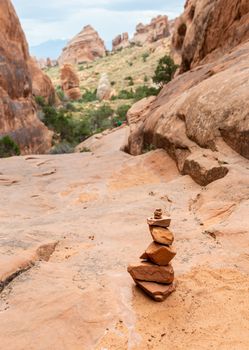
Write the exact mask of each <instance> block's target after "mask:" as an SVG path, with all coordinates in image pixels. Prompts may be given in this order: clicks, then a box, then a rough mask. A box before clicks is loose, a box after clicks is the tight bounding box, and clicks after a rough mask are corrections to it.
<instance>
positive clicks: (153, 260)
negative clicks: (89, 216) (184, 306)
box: [128, 209, 176, 301]
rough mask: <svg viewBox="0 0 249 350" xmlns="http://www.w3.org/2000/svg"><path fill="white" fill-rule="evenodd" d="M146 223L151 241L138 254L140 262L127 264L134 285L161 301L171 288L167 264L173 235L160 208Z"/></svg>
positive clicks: (168, 219)
mask: <svg viewBox="0 0 249 350" xmlns="http://www.w3.org/2000/svg"><path fill="white" fill-rule="evenodd" d="M147 223H148V225H149V229H150V233H151V235H152V238H153V242H152V243H151V244H150V245H149V246H148V248H147V249H146V250H145V252H144V253H143V254H142V256H141V257H140V259H141V260H142V262H141V263H139V264H134V265H130V266H129V267H128V272H129V273H130V275H131V277H132V278H133V280H134V282H135V283H136V285H137V286H138V287H140V288H141V289H142V290H143V291H144V292H145V293H147V294H148V295H149V296H150V297H151V298H152V299H154V300H156V301H164V300H165V299H166V298H167V297H168V296H169V295H170V294H171V293H172V292H174V291H175V286H174V283H173V281H174V270H173V267H172V265H171V264H170V262H171V260H172V259H173V258H174V257H175V255H176V252H175V250H174V249H173V248H172V244H173V241H174V235H173V233H172V232H171V231H170V230H169V226H170V223H171V219H170V217H168V216H164V215H163V212H162V209H156V211H155V213H154V217H152V218H148V219H147Z"/></svg>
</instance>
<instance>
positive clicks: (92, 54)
mask: <svg viewBox="0 0 249 350" xmlns="http://www.w3.org/2000/svg"><path fill="white" fill-rule="evenodd" d="M105 55H106V48H105V44H104V41H103V40H102V39H101V38H100V37H99V34H98V33H97V32H96V30H94V29H93V27H92V26H90V25H88V26H86V27H84V28H83V29H82V31H81V32H80V33H79V34H77V35H76V36H75V37H74V38H73V39H72V40H70V41H69V42H68V44H67V46H66V47H65V48H64V49H63V52H62V54H61V56H60V57H59V59H58V61H59V65H63V64H65V63H70V64H78V63H84V62H92V61H94V60H95V59H97V58H99V57H104V56H105Z"/></svg>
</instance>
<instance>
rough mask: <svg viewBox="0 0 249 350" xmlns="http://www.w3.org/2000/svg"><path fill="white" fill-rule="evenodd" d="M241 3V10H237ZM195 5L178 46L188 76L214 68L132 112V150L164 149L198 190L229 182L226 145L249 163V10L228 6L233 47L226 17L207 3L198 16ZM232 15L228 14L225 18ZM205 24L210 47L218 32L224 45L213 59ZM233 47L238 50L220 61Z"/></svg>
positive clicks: (179, 80) (171, 87)
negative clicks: (225, 177) (227, 37)
mask: <svg viewBox="0 0 249 350" xmlns="http://www.w3.org/2000/svg"><path fill="white" fill-rule="evenodd" d="M235 3H237V5H238V6H237V7H235V6H233V4H235ZM190 4H194V2H193V1H189V2H188V3H187V7H186V11H187V9H188V12H185V16H186V13H188V21H190V22H191V23H192V24H191V26H190V27H189V24H188V23H187V24H186V23H185V25H182V26H181V27H180V29H179V28H178V34H179V32H180V33H181V34H182V37H183V40H182V42H181V38H180V36H179V35H175V36H174V40H173V43H174V45H175V47H178V48H179V50H180V53H181V59H182V66H181V67H182V71H184V70H186V69H187V68H189V67H193V66H195V65H198V64H199V63H200V62H201V63H203V60H204V61H210V63H206V64H203V65H201V66H198V67H196V68H193V69H191V70H190V71H188V72H185V73H184V74H181V75H179V76H177V77H176V78H175V79H174V80H173V81H171V82H170V83H169V84H167V85H166V86H165V87H164V88H163V89H162V91H161V93H160V94H159V95H158V97H157V98H156V99H155V100H154V101H153V102H152V103H151V104H150V105H149V106H148V103H147V102H146V101H143V102H141V101H140V102H139V108H137V107H136V105H135V106H133V107H132V110H131V112H128V121H129V124H130V129H131V133H130V135H129V139H128V140H129V141H128V143H129V144H128V146H127V147H126V149H128V151H129V152H130V153H131V154H134V152H135V153H136V154H140V153H141V152H142V150H143V147H146V146H148V145H151V144H153V145H155V146H156V147H158V148H163V149H165V150H166V151H167V152H168V153H169V155H170V156H171V157H172V158H173V159H174V160H175V161H176V163H177V165H178V169H179V170H180V172H181V173H183V174H185V175H190V176H191V177H192V178H193V179H194V180H195V181H196V182H197V183H198V184H200V185H202V186H206V185H208V184H209V183H211V182H213V181H216V180H218V179H221V178H223V177H224V176H226V175H227V174H228V172H229V170H230V169H229V166H226V162H224V161H223V159H222V158H223V156H222V153H223V146H221V143H222V142H221V141H225V143H226V144H227V145H229V146H230V147H231V148H232V149H233V150H234V151H236V152H237V153H239V154H240V155H242V156H243V157H246V158H248V159H249V147H248V144H249V115H248V109H249V102H248V101H249V99H248V91H249V72H248V69H247V67H248V55H249V43H248V41H247V42H245V43H241V44H239V45H237V46H235V45H236V44H237V43H240V42H243V41H245V40H246V38H247V39H249V30H247V31H246V30H245V28H248V25H249V17H248V16H249V5H248V3H245V2H244V1H241V2H239V3H238V2H237V1H235V2H233V3H232V2H231V1H229V2H228V5H229V6H228V8H229V9H230V10H229V11H231V12H229V13H230V15H231V16H230V22H231V23H230V22H229V20H228V18H227V22H226V21H225V18H224V21H225V22H224V23H227V25H228V22H229V23H230V24H229V26H228V27H229V28H230V29H231V30H230V35H231V39H230V40H228V42H230V45H229V47H228V46H226V45H227V44H225V43H227V41H225V36H224V35H225V33H224V31H225V30H224V24H223V25H221V23H223V21H222V20H221V18H222V16H223V14H222V15H220V16H217V14H214V8H213V7H214V2H212V1H209V2H208V5H207V2H205V1H200V2H197V5H196V8H195V10H194V7H193V8H192V11H190V8H189V6H190ZM201 4H202V5H203V7H202V8H201ZM205 4H206V6H204V5H205ZM215 4H216V5H215V6H216V7H217V8H216V7H215V9H216V10H217V11H218V10H219V9H220V7H219V6H220V4H223V5H224V3H223V1H219V2H215ZM226 4H227V3H226ZM212 6H213V7H212ZM226 6H227V5H226ZM226 6H225V5H224V6H223V8H224V9H225V8H226ZM207 8H209V11H210V12H208V13H209V16H208V17H205V18H206V20H207V22H208V23H206V22H205V18H204V17H203V16H204V15H203V13H206V14H207ZM212 8H213V11H211V9H212ZM239 9H240V13H241V18H240V19H238V10H239ZM227 11H228V9H227V8H226V10H225V11H224V13H227ZM217 13H221V12H220V11H219V12H217ZM199 17H200V18H202V19H200V18H199ZM199 21H200V23H202V24H203V25H204V27H205V30H206V31H205V33H210V38H209V41H210V43H211V33H212V31H214V42H215V41H216V42H218V39H217V37H218V33H220V34H219V35H220V36H221V37H223V39H224V45H221V46H219V44H217V45H218V46H217V48H216V49H215V48H214V50H213V51H212V53H213V54H212V55H211V51H210V50H211V49H210V47H211V46H210V45H211V44H209V41H208V37H207V38H205V36H204V37H203V36H202V35H200V33H202V31H201V28H200V30H199V31H198V27H197V26H196V25H197V23H199ZM238 33H240V34H239V37H238V38H237V39H236V37H237V35H238ZM227 35H228V32H227ZM190 37H191V38H192V41H191V43H190V41H189V40H190V39H189V38H190ZM233 46H235V47H234V48H233V49H232V50H230V51H229V52H227V53H225V54H224V55H223V56H221V57H219V58H217V56H220V55H222V53H223V52H225V51H226V50H227V49H228V48H229V49H230V48H231V47H233ZM197 48H198V50H197ZM200 48H201V50H199V49H200ZM200 52H201V53H202V54H200ZM191 53H192V54H193V55H192V54H191ZM205 53H206V54H205ZM209 53H210V54H209ZM190 54H191V55H192V56H191V55H190ZM188 55H190V56H188ZM186 57H191V59H188V60H187V61H188V62H189V64H186ZM215 57H216V58H215ZM142 103H143V104H144V107H143V106H142V105H141V104H142ZM137 106H138V105H137ZM136 109H137V110H138V111H141V112H140V115H139V112H138V114H137V115H136V119H133V118H130V120H129V115H132V111H135V110H136Z"/></svg>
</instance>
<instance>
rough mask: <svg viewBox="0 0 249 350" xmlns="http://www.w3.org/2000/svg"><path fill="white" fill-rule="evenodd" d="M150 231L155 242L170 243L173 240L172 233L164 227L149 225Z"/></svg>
mask: <svg viewBox="0 0 249 350" xmlns="http://www.w3.org/2000/svg"><path fill="white" fill-rule="evenodd" d="M150 233H151V236H152V238H153V240H154V241H155V242H157V243H160V244H165V245H171V244H172V243H173V242H174V235H173V233H172V232H171V231H170V230H169V229H167V228H165V227H159V226H150Z"/></svg>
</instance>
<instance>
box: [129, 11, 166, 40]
mask: <svg viewBox="0 0 249 350" xmlns="http://www.w3.org/2000/svg"><path fill="white" fill-rule="evenodd" d="M168 36H170V32H169V22H168V17H167V16H157V17H155V18H153V19H152V20H151V22H150V24H148V25H144V24H142V23H139V24H138V25H137V27H136V32H135V34H134V37H133V38H132V40H131V42H133V43H135V44H141V45H144V44H145V43H152V42H154V41H157V40H160V39H163V38H166V37H168Z"/></svg>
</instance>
